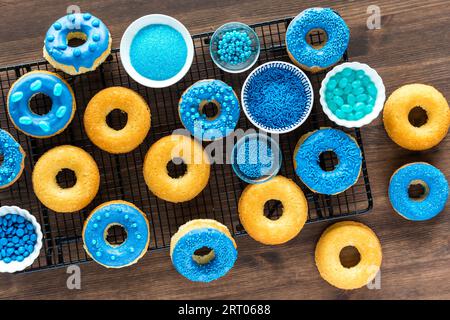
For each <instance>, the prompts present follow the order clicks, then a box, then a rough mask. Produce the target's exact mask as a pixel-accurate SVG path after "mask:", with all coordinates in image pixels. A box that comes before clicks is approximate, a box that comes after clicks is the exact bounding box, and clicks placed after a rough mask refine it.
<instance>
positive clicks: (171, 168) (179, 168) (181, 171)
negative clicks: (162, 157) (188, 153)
mask: <svg viewBox="0 0 450 320" xmlns="http://www.w3.org/2000/svg"><path fill="white" fill-rule="evenodd" d="M186 172H187V166H186V164H185V163H184V161H183V159H181V158H173V159H172V160H170V161H169V162H168V163H167V173H168V174H169V177H171V178H173V179H176V178H180V177H182V176H184V175H185V174H186Z"/></svg>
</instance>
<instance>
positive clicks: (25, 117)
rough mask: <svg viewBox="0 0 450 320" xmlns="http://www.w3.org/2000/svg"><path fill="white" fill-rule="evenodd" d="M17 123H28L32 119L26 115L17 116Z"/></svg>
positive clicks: (30, 122)
mask: <svg viewBox="0 0 450 320" xmlns="http://www.w3.org/2000/svg"><path fill="white" fill-rule="evenodd" d="M19 123H21V124H23V125H29V124H32V123H33V120H32V119H31V118H30V117H28V116H23V117H20V118H19Z"/></svg>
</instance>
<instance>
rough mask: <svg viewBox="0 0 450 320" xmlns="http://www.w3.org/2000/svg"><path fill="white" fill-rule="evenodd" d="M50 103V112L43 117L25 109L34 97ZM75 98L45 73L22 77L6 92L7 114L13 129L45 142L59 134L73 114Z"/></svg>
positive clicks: (66, 85) (49, 73)
mask: <svg viewBox="0 0 450 320" xmlns="http://www.w3.org/2000/svg"><path fill="white" fill-rule="evenodd" d="M39 93H42V94H45V95H47V96H48V97H49V98H50V99H51V100H52V108H51V110H50V111H49V112H48V113H47V114H44V115H38V114H36V113H34V112H33V111H32V110H31V109H30V106H29V102H30V100H31V98H32V97H33V96H34V95H36V94H39ZM75 108H76V105H75V98H74V95H73V91H72V89H71V88H70V86H69V84H68V83H67V82H66V81H64V80H63V79H62V78H61V77H59V76H58V75H56V74H54V73H51V72H47V71H32V72H28V73H26V74H24V75H23V76H22V77H20V78H19V80H17V81H16V82H14V84H13V86H12V87H11V89H10V90H9V94H8V112H9V116H10V118H11V121H12V122H13V124H14V126H15V127H16V128H17V129H19V130H20V131H22V132H23V133H25V134H27V135H29V136H32V137H35V138H47V137H50V136H53V135H55V134H58V133H60V132H61V131H63V130H64V129H65V128H66V127H67V126H68V125H69V123H70V121H72V118H73V115H74V113H75Z"/></svg>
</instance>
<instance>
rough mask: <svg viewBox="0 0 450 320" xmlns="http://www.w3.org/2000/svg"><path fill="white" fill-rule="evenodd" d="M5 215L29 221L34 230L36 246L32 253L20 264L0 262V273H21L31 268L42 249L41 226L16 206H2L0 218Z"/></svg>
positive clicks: (16, 262)
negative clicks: (16, 216)
mask: <svg viewBox="0 0 450 320" xmlns="http://www.w3.org/2000/svg"><path fill="white" fill-rule="evenodd" d="M7 214H17V215H19V216H22V217H24V218H25V219H26V220H28V221H31V223H32V224H33V226H34V230H35V232H36V236H37V239H36V244H35V245H34V250H33V252H31V253H30V255H29V256H28V257H26V258H25V259H23V261H22V262H19V261H11V262H10V263H5V262H3V260H0V272H9V273H13V272H17V271H22V270H23V269H25V268H27V267H29V266H31V265H32V264H33V262H34V260H36V258H37V257H38V256H39V252H40V251H41V248H42V231H41V225H40V224H39V223H38V222H37V221H36V218H35V217H34V216H33V215H31V214H30V213H29V212H28V211H27V210H25V209H21V208H19V207H16V206H11V207H9V206H3V207H1V208H0V217H3V216H6V215H7Z"/></svg>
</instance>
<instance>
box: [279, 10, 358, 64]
mask: <svg viewBox="0 0 450 320" xmlns="http://www.w3.org/2000/svg"><path fill="white" fill-rule="evenodd" d="M313 29H322V30H323V31H325V32H326V34H327V38H328V39H327V42H326V43H325V45H324V46H323V47H322V48H320V49H315V48H313V47H312V46H311V45H309V44H308V43H307V42H306V36H307V34H308V32H309V31H311V30H313ZM349 41H350V30H349V28H348V27H347V25H346V23H345V21H344V20H343V19H342V18H341V17H340V16H339V15H338V14H337V13H336V12H334V11H333V10H332V9H329V8H310V9H306V10H304V11H303V12H302V13H300V14H299V15H298V16H297V17H296V18H295V19H294V20H293V21H292V22H291V24H290V25H289V27H288V30H287V31H286V45H287V47H288V50H289V52H290V53H291V54H292V56H293V57H294V58H295V60H297V61H298V62H299V63H300V64H302V65H305V66H307V67H310V68H311V67H320V68H327V67H329V66H332V65H334V64H335V63H337V62H338V61H339V60H340V59H341V58H342V56H343V55H344V53H345V50H347V46H348V43H349Z"/></svg>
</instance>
